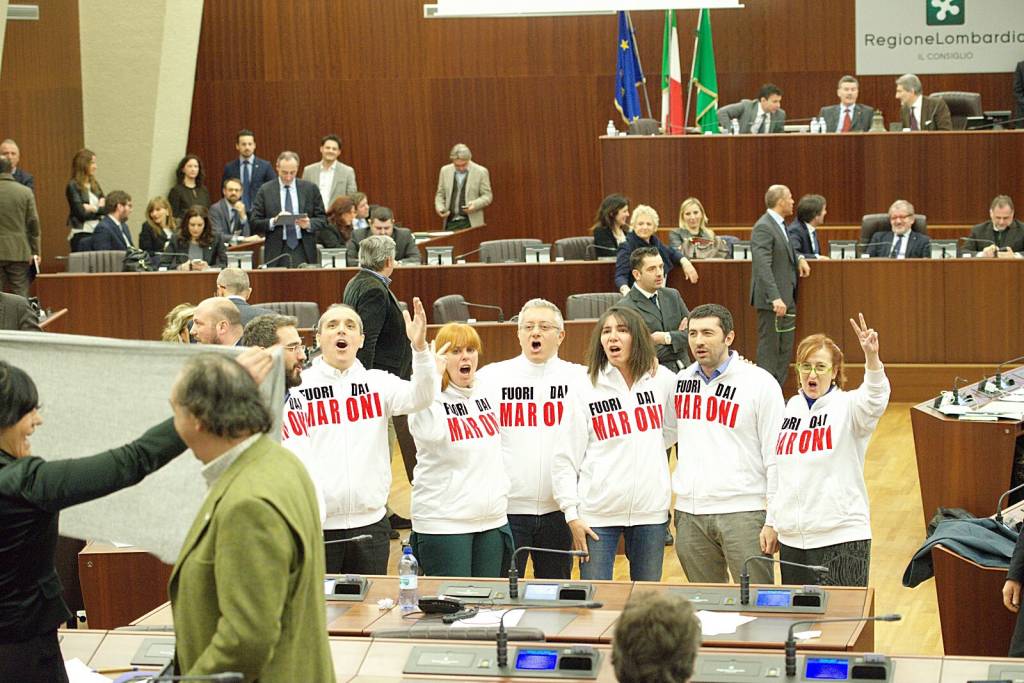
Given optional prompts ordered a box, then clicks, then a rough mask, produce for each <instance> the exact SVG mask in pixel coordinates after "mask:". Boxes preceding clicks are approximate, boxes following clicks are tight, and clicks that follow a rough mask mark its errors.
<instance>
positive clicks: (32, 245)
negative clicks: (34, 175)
mask: <svg viewBox="0 0 1024 683" xmlns="http://www.w3.org/2000/svg"><path fill="white" fill-rule="evenodd" d="M38 254H39V214H38V213H36V198H35V195H33V194H32V190H30V189H28V188H27V187H25V186H23V185H22V184H21V183H19V182H18V181H17V180H15V179H14V176H13V175H12V174H11V162H9V161H8V160H7V159H6V158H4V157H0V292H2V291H3V290H4V289H5V288H6V287H7V286H10V288H11V291H12V292H13V293H15V294H19V295H21V296H28V270H29V264H31V263H32V260H33V257H34V256H36V255H38Z"/></svg>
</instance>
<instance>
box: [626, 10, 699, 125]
mask: <svg viewBox="0 0 1024 683" xmlns="http://www.w3.org/2000/svg"><path fill="white" fill-rule="evenodd" d="M626 22H627V23H628V24H629V37H630V38H632V39H633V53H634V54H635V55H636V65H637V66H639V67H640V73H641V74H643V73H644V65H643V64H641V63H640V46H639V45H637V43H636V31H635V30H634V29H633V17H632V16H631V15H630V14H629V10H626ZM691 70H692V69H691ZM691 78H692V74H691ZM642 82H643V84H644V87H643V88H641V89H642V90H643V91H644V101H645V102H647V118H649V119H653V118H654V114H652V113H651V96H650V95H648V94H647V76H644V77H643V79H642Z"/></svg>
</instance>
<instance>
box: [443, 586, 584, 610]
mask: <svg viewBox="0 0 1024 683" xmlns="http://www.w3.org/2000/svg"><path fill="white" fill-rule="evenodd" d="M437 592H438V595H445V596H448V597H450V598H458V599H459V600H462V601H463V602H469V603H472V602H486V603H488V604H491V605H551V606H560V607H572V606H574V605H576V604H578V603H581V602H589V601H591V600H598V599H599V597H598V596H597V595H596V593H597V590H596V588H595V587H594V586H593V585H592V584H589V583H585V582H580V581H571V582H557V581H522V582H520V588H519V595H520V597H518V598H510V597H509V596H508V584H506V583H472V582H469V581H450V582H447V583H443V584H441V586H440V588H438V591H437Z"/></svg>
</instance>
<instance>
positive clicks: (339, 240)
mask: <svg viewBox="0 0 1024 683" xmlns="http://www.w3.org/2000/svg"><path fill="white" fill-rule="evenodd" d="M355 220H356V204H355V202H354V201H352V198H351V197H349V196H348V195H345V194H343V195H341V196H339V197H335V198H334V201H333V202H331V206H330V208H329V209H327V223H326V224H325V225H324V227H322V228H320V229H319V230H318V231H317V233H316V241H317V242H318V243H319V244H321V245H323V246H324V248H326V249H341V248H343V247H347V246H348V245H349V242H351V241H352V229H353V228H352V225H353V223H354V222H355Z"/></svg>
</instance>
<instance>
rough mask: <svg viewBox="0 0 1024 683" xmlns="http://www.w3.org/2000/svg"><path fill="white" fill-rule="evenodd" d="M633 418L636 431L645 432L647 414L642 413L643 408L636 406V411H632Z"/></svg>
mask: <svg viewBox="0 0 1024 683" xmlns="http://www.w3.org/2000/svg"><path fill="white" fill-rule="evenodd" d="M633 417H634V419H636V428H637V430H638V431H641V432H646V431H647V413H646V412H644V407H643V406H637V407H636V410H634V411H633Z"/></svg>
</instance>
